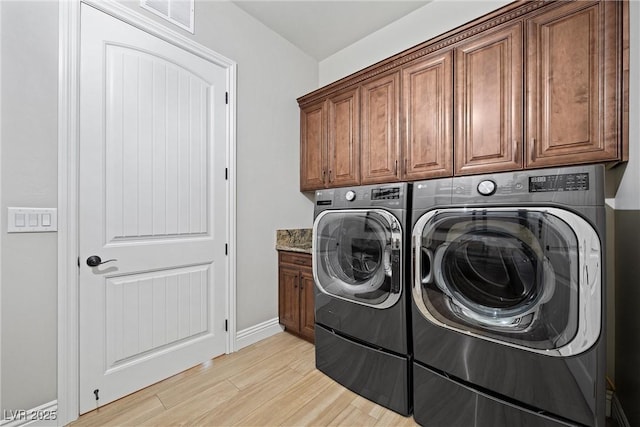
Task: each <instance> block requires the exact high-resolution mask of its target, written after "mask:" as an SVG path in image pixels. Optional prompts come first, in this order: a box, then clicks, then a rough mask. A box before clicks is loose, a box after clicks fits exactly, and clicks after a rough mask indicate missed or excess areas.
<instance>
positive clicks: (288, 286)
mask: <svg viewBox="0 0 640 427" xmlns="http://www.w3.org/2000/svg"><path fill="white" fill-rule="evenodd" d="M279 276H280V277H279V279H278V288H279V289H278V299H279V301H278V316H279V317H280V323H281V324H282V325H284V327H285V328H287V329H290V330H291V331H292V332H295V333H299V332H300V303H299V298H300V291H299V289H298V286H299V284H300V272H299V270H298V269H297V268H288V267H284V266H280V273H279Z"/></svg>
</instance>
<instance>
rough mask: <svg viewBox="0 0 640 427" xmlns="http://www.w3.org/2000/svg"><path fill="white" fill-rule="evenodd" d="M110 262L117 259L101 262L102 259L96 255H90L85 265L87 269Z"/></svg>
mask: <svg viewBox="0 0 640 427" xmlns="http://www.w3.org/2000/svg"><path fill="white" fill-rule="evenodd" d="M111 261H117V259H108V260H106V261H102V258H100V257H99V256H98V255H91V256H90V257H89V258H87V265H88V266H89V267H97V266H99V265H100V264H106V263H108V262H111Z"/></svg>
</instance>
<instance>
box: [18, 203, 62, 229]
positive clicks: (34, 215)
mask: <svg viewBox="0 0 640 427" xmlns="http://www.w3.org/2000/svg"><path fill="white" fill-rule="evenodd" d="M8 211H9V212H8V215H7V232H8V233H47V232H52V231H58V209H56V208H13V207H12V208H8Z"/></svg>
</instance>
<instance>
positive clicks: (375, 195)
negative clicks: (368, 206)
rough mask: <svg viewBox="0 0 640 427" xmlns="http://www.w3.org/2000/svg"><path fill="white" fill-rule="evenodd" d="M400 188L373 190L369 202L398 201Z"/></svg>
mask: <svg viewBox="0 0 640 427" xmlns="http://www.w3.org/2000/svg"><path fill="white" fill-rule="evenodd" d="M399 198H400V187H390V188H389V187H387V188H374V189H373V190H371V200H388V199H399Z"/></svg>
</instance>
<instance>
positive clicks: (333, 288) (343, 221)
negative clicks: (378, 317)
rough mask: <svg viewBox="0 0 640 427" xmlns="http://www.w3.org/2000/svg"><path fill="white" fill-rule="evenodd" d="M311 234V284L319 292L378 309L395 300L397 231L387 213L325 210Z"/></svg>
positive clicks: (398, 265)
mask: <svg viewBox="0 0 640 427" xmlns="http://www.w3.org/2000/svg"><path fill="white" fill-rule="evenodd" d="M313 235H314V237H313V239H314V242H313V257H314V267H313V269H314V279H315V281H316V286H318V288H319V289H320V290H321V291H322V292H324V293H326V294H329V295H332V296H335V297H337V298H341V299H345V300H348V301H351V302H356V303H359V304H364V305H370V306H375V307H378V308H384V307H389V306H391V305H393V304H395V302H396V301H397V300H398V299H399V296H400V292H401V286H402V282H401V280H400V278H401V277H402V276H401V254H400V250H401V247H402V230H401V227H400V223H399V222H398V220H397V219H396V217H395V216H393V215H392V214H391V213H389V212H387V211H384V210H380V209H372V210H341V211H325V212H322V213H321V214H320V215H318V217H317V218H316V221H315V223H314V230H313Z"/></svg>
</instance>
